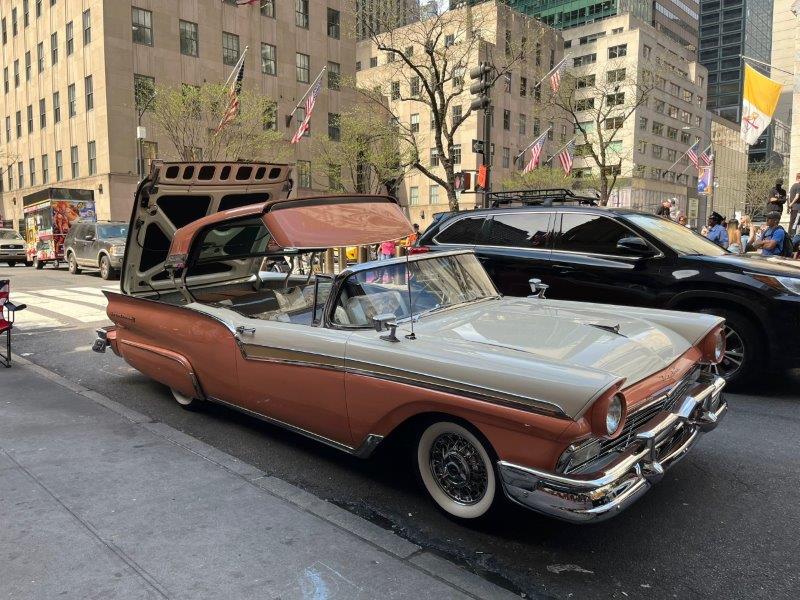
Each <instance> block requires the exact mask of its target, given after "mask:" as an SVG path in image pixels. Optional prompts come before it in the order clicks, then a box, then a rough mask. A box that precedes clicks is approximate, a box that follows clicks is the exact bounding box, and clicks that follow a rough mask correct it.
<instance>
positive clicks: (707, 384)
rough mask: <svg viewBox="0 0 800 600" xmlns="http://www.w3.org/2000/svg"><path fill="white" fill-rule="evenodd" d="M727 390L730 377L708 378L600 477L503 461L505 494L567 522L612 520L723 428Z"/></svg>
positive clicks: (644, 431) (641, 431) (649, 424)
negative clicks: (704, 439)
mask: <svg viewBox="0 0 800 600" xmlns="http://www.w3.org/2000/svg"><path fill="white" fill-rule="evenodd" d="M709 380H710V381H709ZM723 387H725V380H724V379H722V378H721V377H711V376H707V377H706V379H705V380H704V381H703V382H702V383H698V384H697V385H696V386H695V387H694V388H693V389H692V390H691V391H690V392H689V394H688V395H687V396H686V397H685V398H684V399H683V400H681V401H679V402H678V403H677V404H676V405H675V406H673V407H672V409H671V410H669V411H664V412H661V413H659V414H658V415H656V416H655V417H653V418H652V419H651V420H649V421H648V422H647V423H645V424H644V425H643V426H642V427H641V428H640V429H639V430H637V431H636V433H635V441H634V442H633V443H631V444H630V446H628V448H627V449H626V450H624V451H623V452H622V453H620V455H619V456H618V457H617V458H616V459H614V460H613V461H612V462H611V463H609V464H608V465H606V466H605V467H604V468H603V469H602V470H600V471H597V472H594V473H583V474H576V475H573V476H570V475H560V474H557V473H552V472H549V471H541V470H538V469H532V468H530V467H524V466H521V465H517V464H513V463H509V462H505V461H499V462H498V468H499V471H500V478H501V480H502V483H503V490H504V492H505V494H506V496H507V497H508V498H509V499H510V500H512V501H513V502H516V503H517V504H521V505H522V506H524V507H526V508H530V509H531V510H534V511H536V512H539V513H543V514H546V515H548V516H552V517H556V518H558V519H562V520H565V521H570V522H573V523H587V522H597V521H603V520H605V519H609V518H611V517H613V516H615V515H616V514H618V513H619V512H620V511H622V510H623V509H625V508H627V507H628V506H630V505H631V504H633V503H634V502H635V501H636V500H637V499H639V497H641V496H642V495H643V494H644V493H645V492H646V491H647V490H648V489H650V486H652V485H653V484H655V483H658V482H659V481H660V480H661V478H662V477H663V476H664V472H665V471H666V470H667V469H668V468H670V467H671V466H672V465H674V464H675V463H677V462H678V461H679V460H681V459H682V458H683V457H684V456H685V455H686V453H687V452H688V451H689V449H690V448H691V447H692V446H693V445H694V444H695V442H697V440H698V438H699V436H700V434H701V433H706V432H708V431H711V430H712V429H714V428H715V427H716V426H717V425H718V424H719V422H720V421H721V420H722V418H723V417H724V416H725V414H726V413H727V411H728V405H727V403H726V402H725V400H724V399H723V398H721V397H720V395H721V393H722V388H723Z"/></svg>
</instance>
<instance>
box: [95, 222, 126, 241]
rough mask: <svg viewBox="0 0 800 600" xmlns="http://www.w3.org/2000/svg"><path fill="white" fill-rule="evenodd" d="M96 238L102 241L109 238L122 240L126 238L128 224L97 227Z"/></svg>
mask: <svg viewBox="0 0 800 600" xmlns="http://www.w3.org/2000/svg"><path fill="white" fill-rule="evenodd" d="M97 236H98V237H99V238H100V239H102V240H109V239H111V238H124V237H127V236H128V224H127V223H125V224H122V223H120V224H119V225H98V226H97Z"/></svg>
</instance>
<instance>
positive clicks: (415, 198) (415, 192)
mask: <svg viewBox="0 0 800 600" xmlns="http://www.w3.org/2000/svg"><path fill="white" fill-rule="evenodd" d="M20 185H21V184H20ZM408 204H409V206H417V205H418V204H419V188H418V187H417V186H415V185H412V186H411V187H410V188H408Z"/></svg>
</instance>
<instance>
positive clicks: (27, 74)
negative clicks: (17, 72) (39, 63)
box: [25, 51, 31, 81]
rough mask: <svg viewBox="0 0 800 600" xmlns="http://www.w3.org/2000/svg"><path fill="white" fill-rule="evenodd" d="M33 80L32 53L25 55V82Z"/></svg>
mask: <svg viewBox="0 0 800 600" xmlns="http://www.w3.org/2000/svg"><path fill="white" fill-rule="evenodd" d="M30 80H31V53H30V51H28V52H26V53H25V81H30Z"/></svg>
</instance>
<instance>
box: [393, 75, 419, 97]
mask: <svg viewBox="0 0 800 600" xmlns="http://www.w3.org/2000/svg"><path fill="white" fill-rule="evenodd" d="M408 85H409V88H410V90H409V91H410V92H411V95H412V96H413V97H416V96H419V77H418V76H416V75H414V76H413V77H412V78H411V81H409V84H408ZM398 92H399V90H398Z"/></svg>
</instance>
